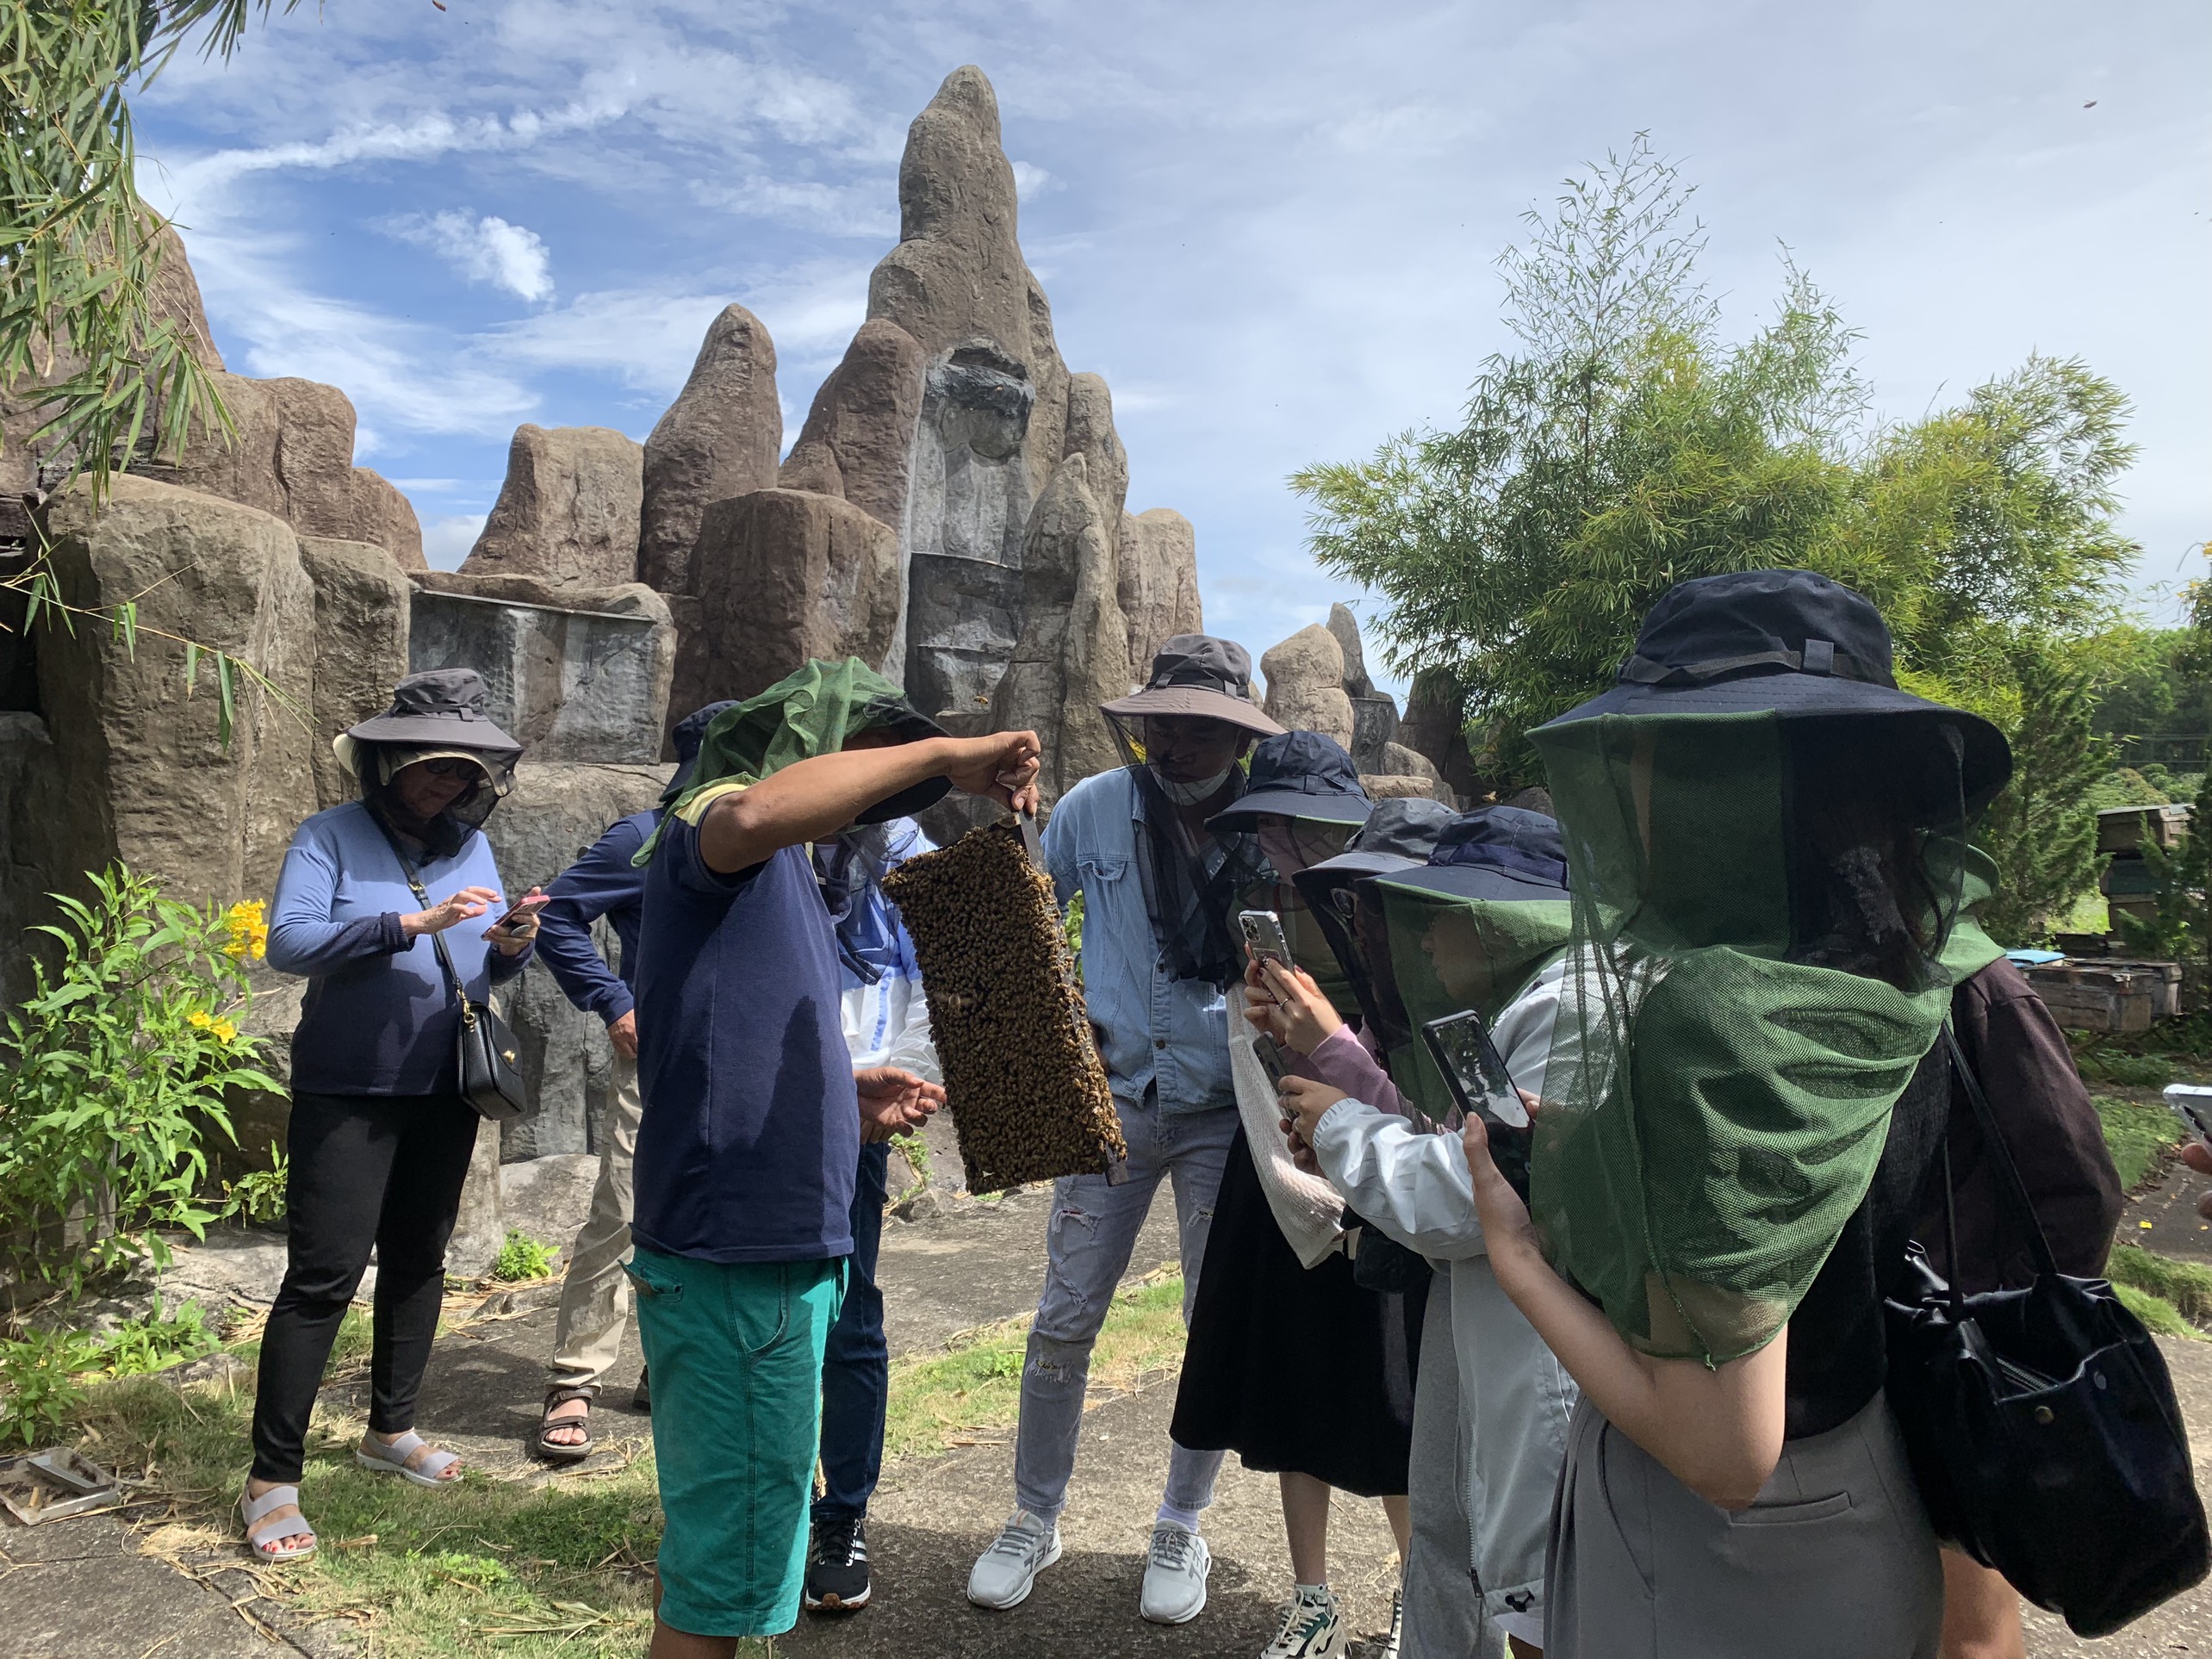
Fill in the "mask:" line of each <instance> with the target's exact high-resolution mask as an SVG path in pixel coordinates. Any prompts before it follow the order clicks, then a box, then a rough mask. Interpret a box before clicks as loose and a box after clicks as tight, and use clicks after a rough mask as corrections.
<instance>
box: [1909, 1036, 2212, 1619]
mask: <svg viewBox="0 0 2212 1659" xmlns="http://www.w3.org/2000/svg"><path fill="white" fill-rule="evenodd" d="M1943 1041H1945V1043H1946V1044H1947V1045H1948V1048H1949V1053H1950V1061H1951V1066H1952V1068H1953V1071H1954V1074H1955V1075H1956V1076H1957V1078H1958V1079H1959V1081H1960V1084H1961V1086H1963V1087H1964V1088H1965V1090H1966V1091H1967V1099H1968V1100H1969V1101H1970V1102H1971V1103H1973V1111H1974V1117H1975V1120H1976V1121H1977V1122H1979V1124H1980V1125H1981V1132H1982V1140H1983V1142H1984V1144H1985V1146H1987V1147H1988V1148H1989V1158H1990V1162H1991V1166H1992V1168H1993V1169H1994V1171H1996V1174H1997V1179H1998V1191H1999V1193H2000V1194H2001V1195H2002V1197H2003V1199H2004V1203H2005V1207H2006V1208H2007V1209H2009V1210H2010V1211H2011V1212H2012V1214H2013V1215H2015V1216H2016V1218H2017V1220H2018V1221H2019V1224H2020V1225H2021V1226H2022V1227H2023V1228H2024V1229H2025V1231H2026V1234H2027V1237H2028V1239H2029V1242H2030V1244H2031V1245H2032V1246H2034V1251H2035V1281H2034V1283H2031V1284H2029V1285H2028V1286H2027V1287H2026V1288H2025V1289H2016V1290H1993V1291H1988V1292H1985V1293H1984V1294H1982V1295H1979V1296H1961V1295H1960V1293H1959V1291H1958V1289H1956V1288H1955V1287H1954V1286H1952V1285H1949V1284H1946V1283H1944V1281H1943V1279H1942V1277H1941V1276H1940V1275H1939V1274H1938V1273H1937V1272H1936V1270H1935V1266H1934V1264H1932V1263H1930V1262H1929V1259H1928V1257H1927V1254H1926V1252H1924V1251H1923V1249H1922V1248H1921V1246H1919V1245H1918V1244H1917V1243H1916V1244H1914V1245H1913V1246H1911V1249H1910V1252H1909V1254H1908V1257H1907V1262H1908V1277H1907V1279H1906V1282H1905V1283H1904V1285H1903V1286H1902V1287H1900V1289H1899V1292H1898V1295H1897V1296H1892V1297H1891V1298H1890V1299H1889V1301H1888V1302H1887V1303H1886V1308H1885V1312H1886V1318H1887V1324H1888V1337H1889V1382H1888V1394H1889V1400H1890V1406H1891V1409H1892V1411H1893V1412H1894V1413H1895V1414H1896V1416H1897V1420H1898V1426H1899V1427H1900V1428H1901V1429H1902V1430H1903V1432H1904V1441H1905V1445H1906V1448H1907V1450H1908V1451H1910V1453H1911V1459H1912V1467H1913V1473H1914V1475H1915V1476H1917V1479H1918V1481H1919V1483H1920V1493H1921V1497H1922V1499H1923V1501H1924V1502H1925V1503H1926V1504H1927V1506H1928V1515H1929V1520H1930V1521H1931V1522H1932V1523H1933V1524H1934V1525H1935V1528H1936V1535H1937V1536H1938V1537H1939V1538H1944V1539H1947V1540H1948V1541H1950V1542H1952V1543H1954V1544H1957V1545H1958V1547H1959V1548H1960V1549H1962V1550H1965V1551H1966V1552H1967V1554H1968V1555H1970V1556H1973V1558H1974V1559H1975V1560H1976V1561H1979V1562H1980V1563H1982V1564H1983V1565H1984V1566H1987V1567H1993V1568H1995V1569H1997V1570H1998V1572H2000V1573H2002V1574H2004V1576H2005V1578H2006V1579H2007V1580H2008V1581H2010V1583H2011V1585H2012V1588H2014V1589H2016V1590H2017V1591H2019V1592H2020V1594H2022V1595H2023V1596H2025V1597H2026V1598H2027V1599H2028V1600H2030V1601H2032V1602H2034V1603H2035V1605H2036V1606H2039V1607H2044V1608H2047V1609H2048V1610H2049V1611H2051V1612H2055V1613H2060V1614H2062V1615H2064V1617H2065V1619H2066V1623H2067V1625H2069V1626H2071V1627H2072V1630H2073V1631H2074V1633H2075V1634H2076V1635H2078V1636H2086V1637H2097V1636H2104V1635H2108V1634H2109V1633H2110V1632H2112V1631H2116V1630H2118V1629H2119V1628H2120V1627H2121V1626H2122V1625H2125V1624H2127V1623H2128V1621H2129V1620H2131V1619H2135V1618H2138V1617H2140V1616H2141V1614H2143V1613H2145V1612H2149V1611H2150V1610H2151V1609H2152V1608H2153V1607H2155V1606H2158V1605H2159V1603H2160V1602H2163V1601H2165V1600H2169V1599H2170V1598H2172V1597H2173V1596H2175V1595H2178V1594H2180V1593H2181V1592H2182V1591H2184V1590H2185V1589H2187V1588H2189V1587H2190V1586H2191V1585H2193V1584H2195V1583H2196V1582H2197V1581H2199V1580H2201V1579H2202V1578H2203V1576H2204V1575H2205V1571H2206V1569H2207V1566H2208V1564H2212V1542H2209V1541H2208V1538H2207V1535H2206V1531H2205V1522H2204V1507H2203V1504H2202V1503H2201V1502H2200V1501H2198V1499H2197V1494H2196V1482H2195V1480H2194V1477H2193V1472H2192V1469H2191V1467H2190V1456H2189V1439H2188V1436H2187V1434H2186V1433H2185V1432H2184V1429H2183V1427H2182V1421H2181V1410H2180V1407H2179V1406H2178V1404H2177V1403H2176V1401H2175V1399H2174V1393H2173V1382H2172V1378H2171V1377H2170V1376H2168V1375H2167V1373H2166V1365H2165V1356H2164V1355H2162V1354H2160V1353H2159V1348H2158V1344H2157V1343H2156V1342H2154V1341H2153V1339H2152V1338H2151V1335H2150V1333H2149V1332H2147V1331H2146V1330H2145V1329H2144V1328H2143V1325H2142V1321H2141V1320H2138V1319H2137V1318H2136V1317H2135V1316H2134V1314H2131V1313H2129V1312H2128V1309H2127V1308H2126V1307H2125V1306H2124V1305H2122V1302H2121V1301H2120V1299H2119V1298H2118V1297H2117V1296H2115V1295H2114V1294H2113V1290H2112V1286H2111V1283H2109V1281H2107V1280H2104V1279H2082V1278H2074V1277H2071V1276H2069V1275H2067V1274H2064V1273H2061V1272H2060V1271H2059V1266H2058V1261H2057V1258H2054V1256H2053V1255H2052V1253H2051V1246H2050V1241H2049V1240H2047V1239H2046V1238H2045V1237H2044V1236H2043V1229H2042V1227H2041V1224H2039V1223H2038V1222H2037V1221H2036V1219H2035V1207H2034V1204H2033V1202H2032V1201H2031V1200H2030V1199H2029V1195H2028V1188H2027V1184H2025V1183H2024V1182H2023V1181H2022V1180H2021V1178H2020V1171H2019V1168H2018V1166H2017V1165H2015V1164H2014V1163H2013V1161H2012V1153H2011V1152H2010V1149H2009V1148H2008V1147H2007V1146H2006V1145H2005V1143H2004V1134H2002V1132H2001V1131H2000V1130H1999V1129H1998V1124H1997V1115H1996V1114H1995V1113H1994V1112H1993V1111H1991V1109H1990V1104H1989V1100H1988V1097H1986V1096H1985V1095H1984V1094H1983V1093H1982V1087H1981V1083H1980V1080H1979V1078H1976V1077H1975V1076H1974V1074H1973V1070H1972V1068H1970V1067H1969V1066H1967V1058H1966V1055H1965V1054H1964V1053H1961V1052H1960V1048H1959V1042H1958V1039H1957V1037H1956V1036H1954V1035H1953V1034H1952V1031H1951V1028H1950V1027H1949V1026H1948V1024H1946V1025H1945V1027H1944V1028H1943ZM1943 1211H1944V1226H1945V1229H1946V1232H1947V1233H1948V1242H1949V1246H1950V1260H1951V1262H1952V1263H1953V1264H1954V1272H1955V1271H1956V1264H1957V1262H1958V1258H1959V1257H1958V1221H1957V1216H1956V1213H1955V1209H1954V1200H1953V1195H1952V1191H1951V1155H1950V1146H1949V1142H1948V1139H1947V1140H1946V1141H1945V1144H1944V1149H1943Z"/></svg>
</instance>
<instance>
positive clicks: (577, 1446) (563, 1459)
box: [530, 1388, 599, 1463]
mask: <svg viewBox="0 0 2212 1659" xmlns="http://www.w3.org/2000/svg"><path fill="white" fill-rule="evenodd" d="M598 1392H599V1390H598V1389H589V1388H585V1389H570V1388H552V1389H546V1390H545V1408H544V1411H543V1412H541V1413H540V1414H538V1418H537V1438H534V1439H533V1440H531V1443H530V1449H531V1451H532V1452H534V1453H536V1454H537V1456H538V1457H542V1458H544V1460H545V1461H546V1462H547V1463H581V1462H583V1461H584V1459H585V1458H587V1457H590V1456H591V1455H592V1447H593V1445H595V1444H596V1443H595V1442H594V1441H593V1438H592V1414H591V1404H592V1397H593V1395H595V1394H597V1393H598ZM571 1400H581V1401H583V1402H584V1414H583V1415H582V1416H581V1417H562V1418H559V1419H556V1418H555V1417H554V1415H553V1408H554V1407H556V1406H565V1405H567V1404H568V1403H569V1401H571ZM556 1428H559V1429H581V1430H583V1432H584V1438H582V1439H581V1440H577V1441H574V1442H572V1443H570V1444H569V1445H562V1443H561V1442H560V1441H558V1440H549V1439H547V1438H545V1436H546V1433H547V1432H548V1431H550V1430H552V1429H556Z"/></svg>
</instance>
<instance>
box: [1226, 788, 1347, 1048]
mask: <svg viewBox="0 0 2212 1659" xmlns="http://www.w3.org/2000/svg"><path fill="white" fill-rule="evenodd" d="M1297 822H1298V828H1299V830H1300V832H1301V833H1300V840H1301V842H1302V843H1303V844H1304V846H1305V848H1306V850H1308V851H1309V852H1310V853H1311V854H1313V855H1314V856H1313V859H1312V862H1314V863H1319V862H1320V861H1322V860H1323V859H1326V858H1333V857H1335V856H1336V854H1339V853H1341V852H1342V851H1344V843H1345V842H1347V841H1349V840H1350V839H1351V836H1352V834H1353V832H1354V830H1355V829H1357V828H1358V826H1357V825H1356V824H1348V823H1325V822H1322V821H1320V820H1318V819H1300V820H1298V821H1297ZM1295 875H1296V872H1293V873H1292V877H1295ZM1292 877H1285V876H1282V875H1279V874H1277V872H1276V871H1275V869H1274V867H1272V866H1268V867H1266V869H1265V872H1264V875H1263V877H1262V879H1259V880H1258V881H1254V882H1252V883H1250V884H1248V885H1246V886H1245V887H1244V888H1243V889H1242V890H1241V891H1240V893H1239V895H1238V898H1237V905H1236V907H1237V909H1239V910H1273V911H1274V912H1275V913H1276V915H1277V916H1279V917H1280V918H1281V919H1282V922H1283V942H1284V943H1285V944H1287V945H1289V947H1290V960H1291V961H1292V962H1294V963H1295V964H1296V965H1297V966H1300V967H1302V968H1303V969H1305V970H1306V972H1308V973H1310V974H1312V975H1313V976H1314V984H1315V985H1319V986H1320V988H1321V994H1322V995H1323V996H1325V997H1327V998H1328V999H1329V1003H1330V1006H1332V1007H1333V1008H1334V1009H1335V1010H1336V1011H1337V1017H1338V1018H1339V1019H1342V1020H1357V1019H1358V1017H1359V1002H1358V997H1357V996H1356V995H1355V994H1354V992H1353V991H1352V987H1351V976H1350V975H1349V974H1348V973H1346V972H1345V966H1344V963H1343V962H1342V961H1341V960H1339V957H1338V955H1337V953H1336V951H1335V950H1333V948H1331V947H1330V943H1329V937H1328V934H1327V931H1326V930H1325V929H1324V928H1323V927H1322V925H1321V923H1320V917H1319V916H1316V915H1315V913H1314V908H1313V906H1312V904H1310V903H1309V902H1308V898H1307V897H1306V894H1305V892H1304V891H1303V884H1302V883H1300V882H1298V881H1297V880H1296V879H1292Z"/></svg>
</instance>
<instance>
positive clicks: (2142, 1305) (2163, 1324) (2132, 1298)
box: [2112, 1252, 2205, 1342]
mask: <svg viewBox="0 0 2212 1659" xmlns="http://www.w3.org/2000/svg"><path fill="white" fill-rule="evenodd" d="M2115 1253H2117V1252H2115ZM2112 1290H2113V1294H2114V1295H2116V1296H2118V1297H2119V1298H2120V1301H2121V1304H2122V1306H2123V1307H2125V1308H2127V1309H2128V1312H2129V1313H2131V1314H2134V1316H2135V1317H2136V1318H2137V1319H2139V1320H2142V1321H2143V1328H2144V1329H2145V1330H2147V1331H2148V1332H2149V1333H2151V1334H2152V1335H2153V1336H2162V1337H2186V1338H2188V1339H2190V1341H2192V1342H2202V1341H2203V1340H2204V1339H2205V1337H2204V1333H2203V1332H2202V1331H2200V1330H2198V1329H2197V1328H2196V1327H2195V1326H2194V1325H2191V1324H2190V1322H2189V1321H2188V1320H2185V1319H2184V1318H2183V1317H2182V1316H2181V1310H2180V1309H2178V1308H2176V1307H2175V1306H2174V1305H2173V1304H2172V1302H2168V1301H2167V1300H2166V1299H2165V1297H2164V1296H2159V1295H2158V1294H2156V1293H2155V1292H2153V1291H2150V1290H2141V1289H2136V1287H2135V1286H2134V1285H2132V1284H2122V1283H2119V1282H2118V1281H2117V1280H2115V1281H2114V1282H2113V1285H2112Z"/></svg>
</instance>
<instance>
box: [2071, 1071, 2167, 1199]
mask: <svg viewBox="0 0 2212 1659" xmlns="http://www.w3.org/2000/svg"><path fill="white" fill-rule="evenodd" d="M2093 1103H2094V1104H2095V1106H2096V1107H2097V1122H2098V1123H2100V1124H2101V1125H2103V1129H2104V1145H2105V1148H2106V1150H2108V1151H2109V1152H2110V1153H2111V1154H2112V1164H2113V1167H2114V1168H2116V1170H2118V1171H2120V1185H2121V1188H2122V1190H2124V1191H2128V1192H2132V1191H2134V1190H2135V1189H2136V1188H2137V1187H2139V1186H2141V1184H2143V1183H2144V1182H2145V1181H2147V1180H2148V1179H2150V1177H2153V1176H2154V1175H2156V1174H2157V1173H2158V1172H2159V1169H2160V1168H2162V1167H2163V1166H2164V1165H2165V1161H2166V1158H2167V1155H2168V1154H2169V1153H2171V1152H2172V1150H2173V1148H2174V1147H2175V1146H2178V1145H2179V1144H2180V1143H2181V1140H2182V1128H2181V1120H2180V1119H2179V1118H2178V1117H2176V1116H2175V1115H2173V1114H2172V1112H2170V1111H2168V1110H2167V1109H2165V1107H2164V1106H2162V1105H2153V1104H2151V1103H2148V1102H2147V1101H2140V1100H2122V1099H2121V1098H2120V1097H2118V1096H2116V1095H2098V1096H2096V1097H2094V1100H2093Z"/></svg>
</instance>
